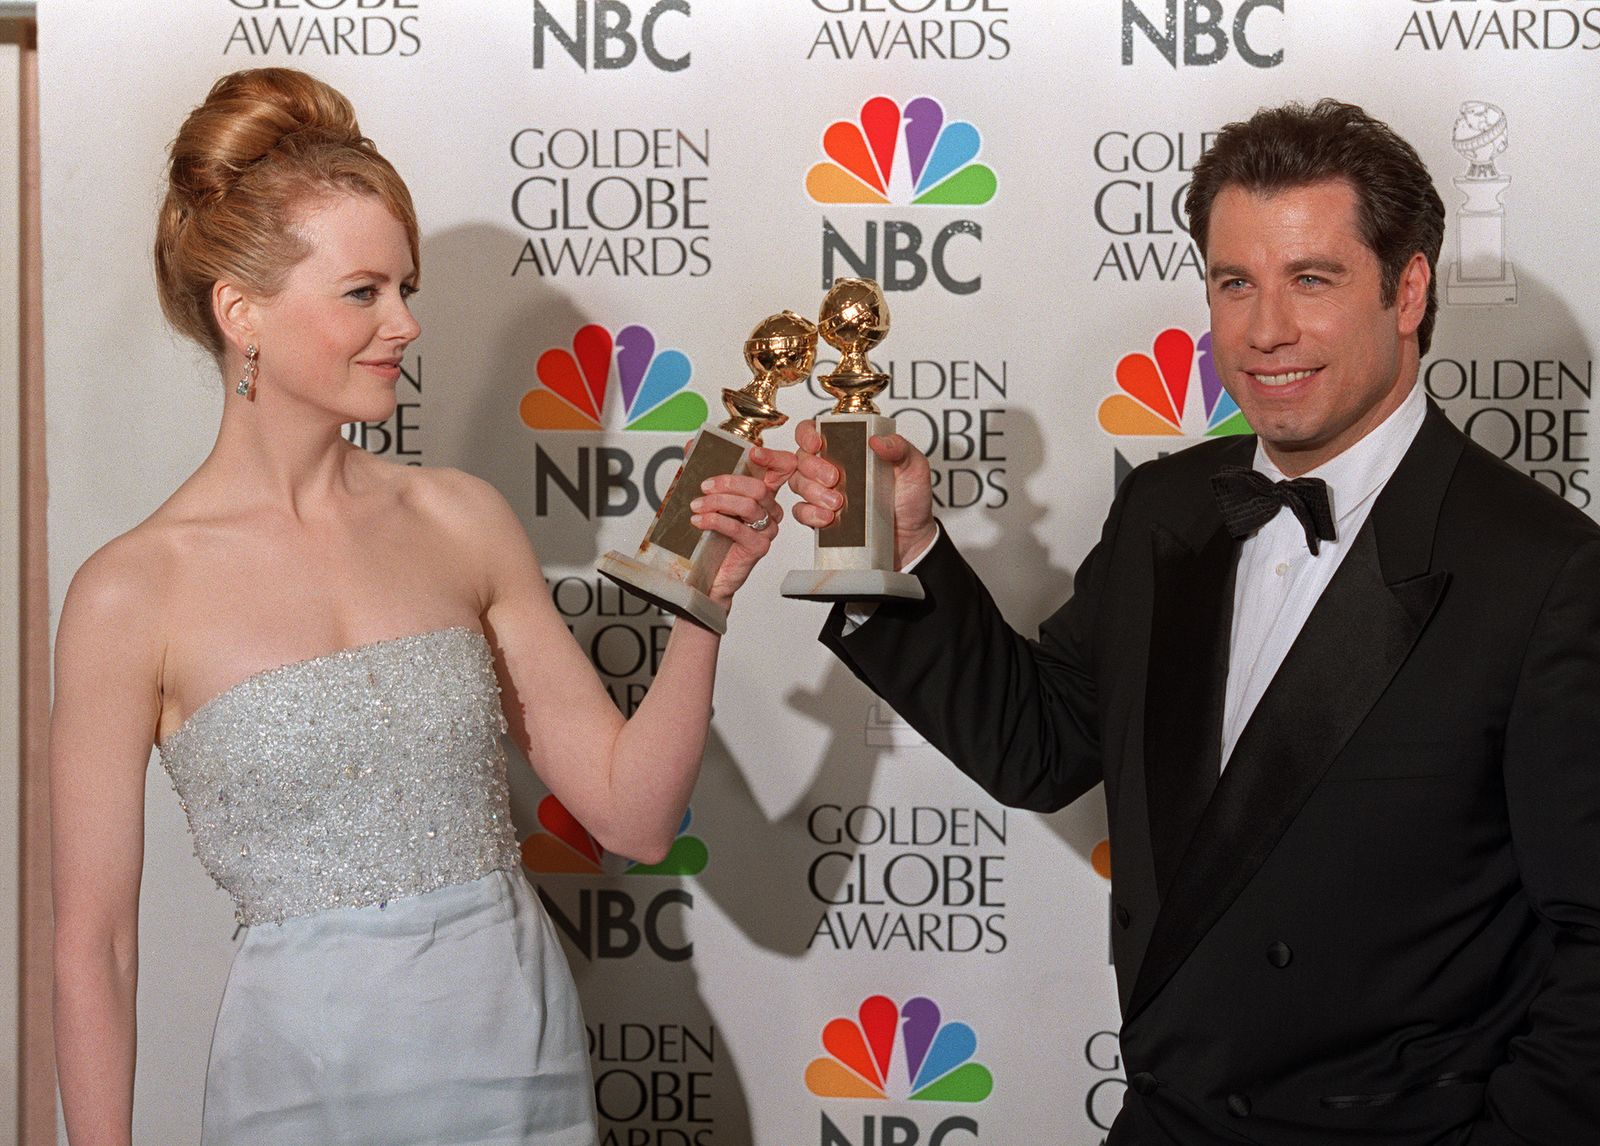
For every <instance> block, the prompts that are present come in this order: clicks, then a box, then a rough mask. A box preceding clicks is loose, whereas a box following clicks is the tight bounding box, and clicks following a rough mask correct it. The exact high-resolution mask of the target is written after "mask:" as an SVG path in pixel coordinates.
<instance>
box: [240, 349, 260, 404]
mask: <svg viewBox="0 0 1600 1146" xmlns="http://www.w3.org/2000/svg"><path fill="white" fill-rule="evenodd" d="M260 354H261V352H260V351H259V350H257V349H256V344H255V343H253V342H252V343H251V344H250V345H249V346H246V347H245V348H244V377H243V378H241V379H239V384H238V385H237V386H235V387H234V388H233V392H234V393H235V394H237V395H239V397H241V398H248V397H250V389H251V387H253V386H254V385H255V384H256V359H257V357H259V356H260Z"/></svg>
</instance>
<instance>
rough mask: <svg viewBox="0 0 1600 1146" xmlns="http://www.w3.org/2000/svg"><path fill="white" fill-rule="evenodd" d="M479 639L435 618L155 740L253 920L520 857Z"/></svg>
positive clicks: (276, 679) (492, 689) (207, 852)
mask: <svg viewBox="0 0 1600 1146" xmlns="http://www.w3.org/2000/svg"><path fill="white" fill-rule="evenodd" d="M504 731H505V718H504V716H503V715H502V714H501V711H500V690H499V684H498V682H497V681H496V679H495V674H494V663H493V659H492V657H491V654H490V651H489V644H488V642H487V641H486V640H484V638H483V636H482V634H480V633H476V632H473V631H472V630H470V629H461V628H456V629H439V630H436V631H434V632H428V633H421V634H419V635H417V636H412V637H400V638H397V639H395V640H389V641H380V642H378V643H377V644H370V645H362V646H360V647H357V648H353V649H345V650H343V651H341V652H336V653H331V654H329V655H327V656H322V657H316V658H314V659H312V660H307V661H299V662H297V663H295V664H290V665H284V666H283V667H282V668H276V669H269V670H267V671H266V672H263V673H259V674H257V675H256V676H253V677H250V678H248V679H247V680H245V681H242V682H241V683H239V684H237V685H235V686H234V687H233V688H230V689H229V690H228V691H226V692H224V693H223V694H222V695H220V696H218V697H216V698H215V699H214V700H212V701H210V702H209V703H207V704H205V705H203V706H201V707H200V708H199V709H198V710H196V711H195V713H194V714H193V715H192V716H191V717H190V718H189V720H188V721H187V722H186V723H185V724H184V725H183V726H182V727H181V728H179V729H178V731H177V732H175V733H173V734H172V735H171V736H170V737H168V738H167V739H166V740H165V741H164V742H163V743H162V744H161V763H162V765H163V766H164V767H165V768H166V770H167V773H168V775H170V776H171V777H172V783H173V787H175V788H176V789H177V791H178V797H179V799H180V800H181V801H182V804H183V809H184V811H185V813H187V815H188V817H189V829H190V831H191V832H193V834H194V846H195V854H196V855H197V856H199V857H200V862H201V863H203V864H204V865H205V868H206V870H207V871H208V872H210V873H211V877H212V878H213V879H215V880H216V881H217V883H218V884H220V885H221V887H222V888H223V890H225V891H226V892H228V894H230V895H231V896H233V899H234V903H235V905H236V906H237V914H238V917H239V920H240V921H241V922H243V923H250V924H254V923H261V922H266V921H276V920H282V919H286V918H288V917H289V916H293V915H305V914H308V913H310V912H313V911H319V910H322V909H323V908H329V907H366V906H370V905H373V904H382V903H385V902H387V901H388V900H390V899H396V898H399V897H401V896H406V895H418V894H420V893H422V892H424V891H431V890H433V889H434V888H436V887H443V886H445V885H446V884H452V883H465V882H467V881H468V880H472V879H476V878H477V877H478V876H480V875H483V874H485V873H487V872H490V871H494V870H498V869H511V868H514V867H515V866H516V865H517V862H518V854H517V841H516V836H515V834H514V832H513V830H512V826H511V816H510V811H509V804H508V799H509V797H508V792H507V788H506V758H505V750H504V747H503V746H502V744H501V740H500V736H501V734H502V733H503V732H504Z"/></svg>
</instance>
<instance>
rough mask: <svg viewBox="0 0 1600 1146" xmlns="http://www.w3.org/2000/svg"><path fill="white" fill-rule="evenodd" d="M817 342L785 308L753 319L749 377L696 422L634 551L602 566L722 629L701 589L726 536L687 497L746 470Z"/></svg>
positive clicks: (723, 620)
mask: <svg viewBox="0 0 1600 1146" xmlns="http://www.w3.org/2000/svg"><path fill="white" fill-rule="evenodd" d="M816 349H817V331H816V327H814V326H813V325H812V324H811V322H810V321H809V320H807V319H804V318H802V317H800V316H799V315H797V314H793V313H791V312H790V311H784V312H783V313H782V314H775V315H772V316H770V317H769V318H765V319H763V320H762V321H761V323H760V324H759V325H757V326H756V328H755V330H754V331H752V332H751V334H750V337H749V338H748V339H747V340H746V341H745V344H744V357H745V362H746V363H747V364H748V365H749V367H750V369H751V371H752V372H753V373H754V374H755V377H754V378H753V379H751V381H750V382H749V383H748V384H747V385H745V386H744V387H743V388H742V389H739V390H724V391H723V392H722V402H723V405H724V406H726V407H727V409H728V413H729V414H730V415H732V416H731V417H729V418H728V420H727V421H725V422H723V423H722V424H721V425H719V426H709V425H708V426H702V427H701V428H700V430H699V431H698V432H697V433H696V434H695V437H694V441H693V443H692V444H691V445H690V447H689V456H688V457H687V458H686V459H684V463H683V465H682V467H680V468H679V470H678V473H677V476H675V477H674V478H673V479H672V484H671V486H669V487H668V488H667V496H666V497H664V498H662V500H661V508H660V509H658V510H656V515H655V518H654V520H652V521H651V523H650V529H649V530H648V532H646V534H645V538H644V541H643V542H641V543H640V545H639V549H638V551H637V552H636V553H633V554H631V555H630V554H624V553H619V552H618V551H616V550H614V549H613V550H612V551H611V552H609V553H607V554H606V555H605V556H604V557H603V558H601V560H600V564H599V566H598V568H599V571H600V572H601V573H603V574H604V575H605V576H607V577H609V578H611V580H613V581H615V582H616V583H617V584H619V585H621V586H622V587H623V588H624V589H627V590H628V591H629V592H631V593H634V594H635V595H637V596H639V597H643V598H644V599H645V600H647V601H649V602H651V603H652V604H654V605H658V606H660V607H661V608H663V609H666V610H668V611H669V612H672V613H676V614H677V615H679V616H680V617H687V618H689V619H690V620H691V621H694V622H695V623H696V624H698V625H701V626H704V627H705V628H707V629H710V630H711V631H712V632H714V633H723V632H726V631H727V628H728V611H727V610H726V609H725V608H723V607H722V606H721V605H719V604H717V603H716V602H715V601H713V600H712V599H711V598H710V597H709V596H708V595H707V594H708V593H709V591H710V589H711V582H712V579H713V578H715V577H716V575H717V570H718V569H720V568H721V567H722V559H723V558H724V557H726V556H727V553H728V548H729V546H731V545H732V542H731V541H730V540H729V539H728V538H727V537H724V536H723V535H722V534H720V533H714V532H709V531H702V530H700V529H697V528H696V527H695V525H694V523H693V522H692V521H690V518H691V517H692V516H693V511H692V510H690V508H689V505H690V503H691V502H693V501H694V499H695V498H696V497H699V496H700V486H701V483H703V482H704V481H705V480H706V479H707V478H709V477H714V476H716V475H717V474H744V473H748V472H749V470H750V450H751V449H752V448H753V447H755V446H759V445H760V444H761V434H762V431H764V430H769V429H771V428H772V427H774V426H781V425H782V424H783V423H784V422H786V421H788V416H787V415H785V414H782V413H779V412H778V409H777V407H776V406H775V405H773V399H774V397H775V396H776V394H777V391H778V389H779V388H780V387H783V386H792V385H793V384H794V383H796V382H799V381H802V380H803V379H805V378H806V376H807V375H809V374H810V373H811V365H812V363H813V362H814V361H815V360H816Z"/></svg>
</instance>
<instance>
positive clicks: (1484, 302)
mask: <svg viewBox="0 0 1600 1146" xmlns="http://www.w3.org/2000/svg"><path fill="white" fill-rule="evenodd" d="M1444 300H1445V301H1446V302H1447V303H1449V304H1450V305H1451V306H1496V305H1503V304H1506V303H1513V302H1516V301H1517V275H1516V272H1515V271H1514V270H1512V269H1511V263H1510V262H1509V261H1507V262H1505V263H1502V264H1501V270H1500V274H1499V275H1498V276H1497V277H1495V278H1470V279H1469V278H1466V277H1464V276H1463V275H1462V273H1461V264H1460V262H1453V263H1451V264H1450V271H1449V273H1448V274H1446V275H1445V280H1444Z"/></svg>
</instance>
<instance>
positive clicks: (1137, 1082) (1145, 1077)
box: [1128, 1070, 1161, 1094]
mask: <svg viewBox="0 0 1600 1146" xmlns="http://www.w3.org/2000/svg"><path fill="white" fill-rule="evenodd" d="M1128 1085H1130V1086H1132V1087H1133V1089H1134V1090H1135V1091H1136V1092H1137V1093H1139V1094H1154V1093H1155V1092H1156V1088H1157V1087H1158V1086H1160V1085H1161V1084H1160V1083H1158V1082H1157V1081H1156V1076H1155V1075H1153V1074H1151V1073H1150V1072H1149V1071H1147V1070H1141V1071H1140V1072H1139V1073H1138V1074H1136V1075H1134V1076H1133V1077H1132V1078H1130V1079H1129V1080H1128Z"/></svg>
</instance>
